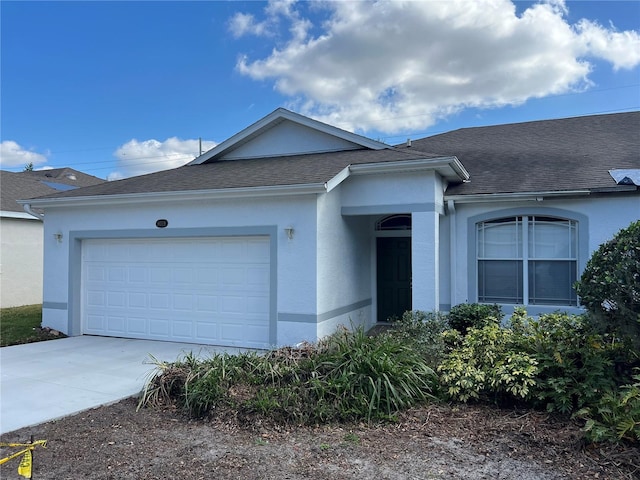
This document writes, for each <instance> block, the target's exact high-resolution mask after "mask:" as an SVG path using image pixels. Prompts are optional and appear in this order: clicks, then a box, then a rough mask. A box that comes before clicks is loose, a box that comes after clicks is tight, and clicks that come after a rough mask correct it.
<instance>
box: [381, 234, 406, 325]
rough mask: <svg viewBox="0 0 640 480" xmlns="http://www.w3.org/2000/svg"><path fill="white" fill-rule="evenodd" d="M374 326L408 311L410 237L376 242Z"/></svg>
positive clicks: (384, 238)
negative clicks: (376, 305)
mask: <svg viewBox="0 0 640 480" xmlns="http://www.w3.org/2000/svg"><path fill="white" fill-rule="evenodd" d="M377 272H378V273H377V277H378V280H377V282H378V288H377V291H378V318H377V319H378V322H386V321H388V319H389V318H390V317H397V318H400V317H401V316H402V314H403V313H404V312H406V311H407V310H411V237H378V238H377Z"/></svg>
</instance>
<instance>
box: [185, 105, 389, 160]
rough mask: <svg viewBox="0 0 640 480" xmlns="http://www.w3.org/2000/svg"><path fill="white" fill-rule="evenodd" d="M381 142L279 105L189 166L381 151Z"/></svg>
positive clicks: (382, 145) (382, 147)
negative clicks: (340, 152) (347, 152)
mask: <svg viewBox="0 0 640 480" xmlns="http://www.w3.org/2000/svg"><path fill="white" fill-rule="evenodd" d="M384 148H388V145H385V144H384V143H381V142H377V141H375V140H371V139H369V138H366V137H363V136H361V135H357V134H355V133H351V132H347V131H346V130H342V129H339V128H336V127H333V126H331V125H327V124H325V123H322V122H318V121H317V120H313V119H311V118H308V117H305V116H303V115H299V114H297V113H294V112H291V111H289V110H285V109H284V108H279V109H277V110H275V111H274V112H272V113H271V114H269V115H267V116H266V117H264V118H262V119H261V120H259V121H257V122H256V123H254V124H253V125H251V126H249V127H247V128H245V129H244V130H242V131H241V132H239V133H237V134H236V135H234V136H232V137H231V138H229V139H228V140H225V141H224V142H222V143H220V144H219V145H217V146H215V147H214V148H212V149H211V150H209V151H208V152H206V153H204V154H203V155H201V156H200V157H198V158H196V159H195V160H193V161H192V162H191V163H190V164H189V165H198V164H203V163H210V162H213V161H219V160H238V159H249V158H269V157H281V156H289V155H303V154H309V153H321V152H324V153H326V152H339V151H347V150H359V149H369V150H381V149H384Z"/></svg>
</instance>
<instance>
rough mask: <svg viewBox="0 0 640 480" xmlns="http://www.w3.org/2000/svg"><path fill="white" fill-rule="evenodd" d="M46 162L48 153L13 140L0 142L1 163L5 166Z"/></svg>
mask: <svg viewBox="0 0 640 480" xmlns="http://www.w3.org/2000/svg"><path fill="white" fill-rule="evenodd" d="M46 162H47V156H46V154H42V153H37V152H34V151H33V150H29V149H27V148H25V147H23V146H21V145H20V144H19V143H17V142H14V141H13V140H4V141H3V142H2V143H0V164H2V167H3V168H10V167H24V166H26V165H28V164H29V163H32V164H33V165H34V166H35V165H40V164H43V163H46Z"/></svg>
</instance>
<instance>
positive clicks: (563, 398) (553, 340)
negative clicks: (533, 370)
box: [511, 309, 615, 413]
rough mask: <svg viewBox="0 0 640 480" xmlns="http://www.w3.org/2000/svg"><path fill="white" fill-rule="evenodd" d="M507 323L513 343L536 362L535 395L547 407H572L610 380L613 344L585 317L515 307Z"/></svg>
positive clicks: (590, 400) (560, 409)
mask: <svg viewBox="0 0 640 480" xmlns="http://www.w3.org/2000/svg"><path fill="white" fill-rule="evenodd" d="M511 325H512V329H513V332H514V334H515V340H516V344H517V347H516V348H518V349H519V350H521V351H523V352H526V353H527V354H529V355H531V356H532V357H533V358H535V359H536V361H537V364H538V372H537V376H536V383H535V389H534V398H535V399H536V401H537V403H539V404H540V405H542V406H544V407H546V409H547V410H548V411H558V412H563V413H568V412H573V411H576V410H577V409H579V408H582V407H583V406H585V405H591V404H594V403H595V402H597V401H598V400H599V399H600V397H601V396H602V395H603V393H604V392H605V391H606V390H608V389H610V388H613V386H614V385H615V378H614V377H615V375H614V368H613V361H612V356H613V352H614V350H615V344H612V343H607V342H606V341H605V338H604V337H603V336H602V335H599V334H598V333H596V332H594V331H593V330H592V329H591V327H590V324H589V321H588V320H587V319H586V318H585V316H583V315H569V314H566V313H560V312H556V313H551V314H546V315H541V316H540V317H539V318H538V319H534V318H530V317H527V316H526V312H525V311H524V310H523V309H518V310H516V312H515V313H514V315H513V316H512V318H511Z"/></svg>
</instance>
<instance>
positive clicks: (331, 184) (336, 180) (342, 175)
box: [324, 165, 351, 193]
mask: <svg viewBox="0 0 640 480" xmlns="http://www.w3.org/2000/svg"><path fill="white" fill-rule="evenodd" d="M350 174H351V167H350V166H349V165H347V166H346V167H344V168H343V169H342V170H340V172H339V173H338V174H337V175H336V176H335V177H333V178H332V179H330V180H329V181H328V182H327V183H325V184H324V187H325V189H326V190H327V193H329V192H330V191H331V190H333V189H334V188H336V187H337V186H338V185H340V184H341V183H342V182H344V181H345V180H346V179H347V178H348V177H349V175H350Z"/></svg>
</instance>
